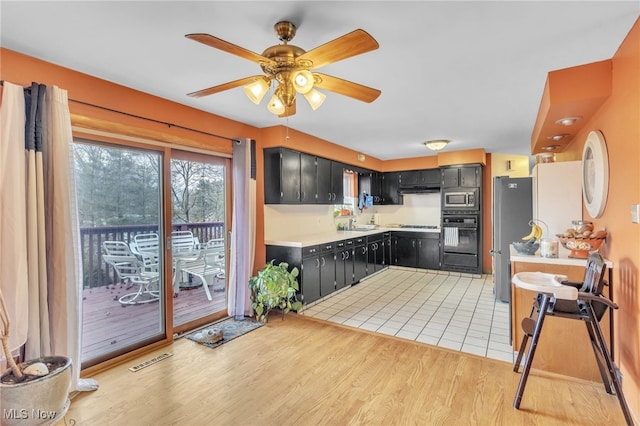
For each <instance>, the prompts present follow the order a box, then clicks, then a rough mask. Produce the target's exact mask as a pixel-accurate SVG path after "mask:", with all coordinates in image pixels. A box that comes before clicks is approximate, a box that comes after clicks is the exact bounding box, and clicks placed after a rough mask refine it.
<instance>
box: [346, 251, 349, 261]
mask: <svg viewBox="0 0 640 426" xmlns="http://www.w3.org/2000/svg"><path fill="white" fill-rule="evenodd" d="M345 253H346V254H347V257H346V258H345V260H346V259H348V258H349V252H348V251H345Z"/></svg>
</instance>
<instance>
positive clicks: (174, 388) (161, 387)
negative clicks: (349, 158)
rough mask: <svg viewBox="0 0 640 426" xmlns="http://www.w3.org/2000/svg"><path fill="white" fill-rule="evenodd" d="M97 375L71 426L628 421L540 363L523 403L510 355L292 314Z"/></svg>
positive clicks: (596, 391) (593, 388)
mask: <svg viewBox="0 0 640 426" xmlns="http://www.w3.org/2000/svg"><path fill="white" fill-rule="evenodd" d="M163 352H171V353H173V356H172V357H169V358H167V359H165V360H163V361H160V362H158V363H156V364H153V365H151V366H148V367H146V368H144V369H142V370H139V371H138V372H135V373H133V372H130V371H129V370H128V368H129V367H130V366H132V365H136V364H139V363H141V362H144V361H146V360H148V359H151V358H153V357H154V356H156V355H159V354H161V353H163ZM94 377H95V378H96V379H97V380H98V382H99V384H100V388H99V389H98V390H97V391H95V392H91V393H88V392H87V393H82V394H80V395H78V396H76V397H75V398H73V400H72V403H71V407H70V409H69V411H68V413H67V415H66V417H65V423H66V424H76V425H124V424H126V425H169V424H171V425H283V424H292V425H314V424H322V425H346V424H366V425H372V424H374V425H391V424H417V425H431V424H445V425H465V424H471V425H494V424H498V425H528V424H548V425H563V424H566V425H580V424H585V425H586V424H593V425H596V424H597V425H602V424H607V425H618V424H620V425H622V424H624V418H623V416H622V413H621V410H620V407H619V405H618V402H617V399H616V398H615V396H611V395H608V394H607V393H606V392H605V391H604V387H603V386H602V385H600V384H598V383H596V384H593V383H587V382H575V381H567V380H564V379H562V378H558V377H549V376H545V377H543V376H540V375H538V374H536V372H535V371H532V374H531V375H530V378H529V383H528V385H527V389H526V391H525V394H524V398H523V401H522V405H521V408H522V409H521V410H516V409H514V408H513V407H512V403H513V396H514V394H515V391H516V387H517V384H518V379H519V377H520V376H519V374H517V373H514V372H513V371H512V366H511V364H510V363H507V362H504V361H498V360H492V359H487V358H483V357H479V356H475V355H470V354H464V353H460V352H455V351H450V350H447V349H443V348H437V347H434V346H429V345H426V344H424V343H419V342H414V341H408V340H402V339H399V338H396V337H392V336H384V335H380V334H374V333H372V332H368V331H366V330H360V329H354V328H349V327H347V326H343V325H336V324H332V323H327V322H323V321H321V320H317V319H312V318H305V317H301V316H296V315H288V316H287V317H286V318H285V319H284V321H283V320H281V317H280V316H275V317H274V316H272V317H271V318H270V321H269V323H268V324H267V325H266V326H264V327H261V328H258V329H257V330H255V331H252V332H250V333H248V334H247V335H245V336H241V337H239V338H237V339H235V340H232V341H231V342H229V343H226V344H224V345H222V346H220V347H218V348H216V349H209V348H207V347H205V346H202V345H199V344H197V343H194V342H192V341H190V340H188V339H186V338H182V339H179V340H177V341H176V342H174V343H173V345H171V346H167V347H164V348H161V349H159V350H157V351H155V352H153V353H151V354H147V355H145V356H142V357H140V358H138V359H136V360H133V361H130V362H128V363H126V364H123V365H120V366H117V367H114V368H112V369H110V370H108V371H104V372H102V373H99V374H97V375H96V376H94ZM72 422H75V423H72ZM61 424H62V422H61Z"/></svg>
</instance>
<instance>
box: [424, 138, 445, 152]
mask: <svg viewBox="0 0 640 426" xmlns="http://www.w3.org/2000/svg"><path fill="white" fill-rule="evenodd" d="M449 142H451V141H449V140H448V139H434V140H430V141H426V142H425V143H424V146H426V147H427V148H429V149H430V150H432V151H440V150H441V149H442V148H444V147H445V146H447V145H448V144H449Z"/></svg>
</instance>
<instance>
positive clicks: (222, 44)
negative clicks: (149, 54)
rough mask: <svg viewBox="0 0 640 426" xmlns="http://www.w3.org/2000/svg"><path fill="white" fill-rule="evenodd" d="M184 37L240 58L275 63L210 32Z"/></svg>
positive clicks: (261, 62) (259, 62) (262, 62)
mask: <svg viewBox="0 0 640 426" xmlns="http://www.w3.org/2000/svg"><path fill="white" fill-rule="evenodd" d="M185 37H186V38H188V39H190V40H194V41H198V42H200V43H202V44H206V45H207V46H210V47H214V48H216V49H220V50H222V51H225V52H227V53H231V54H233V55H236V56H240V57H241V58H245V59H248V60H250V61H253V62H255V63H258V64H270V65H275V62H274V61H272V60H271V59H269V58H267V57H266V56H262V55H259V54H257V53H255V52H252V51H250V50H248V49H245V48H244V47H240V46H237V45H235V44H233V43H229V42H228V41H224V40H222V39H221V38H218V37H214V36H212V35H210V34H201V33H200V34H187V35H185Z"/></svg>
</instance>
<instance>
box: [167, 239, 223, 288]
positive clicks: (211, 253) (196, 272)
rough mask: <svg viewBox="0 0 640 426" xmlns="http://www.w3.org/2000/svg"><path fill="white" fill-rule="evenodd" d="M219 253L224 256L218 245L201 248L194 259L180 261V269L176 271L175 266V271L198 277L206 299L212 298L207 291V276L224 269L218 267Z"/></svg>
mask: <svg viewBox="0 0 640 426" xmlns="http://www.w3.org/2000/svg"><path fill="white" fill-rule="evenodd" d="M221 255H222V256H224V248H222V250H221V249H220V248H218V247H213V248H205V249H202V250H201V251H200V253H199V255H198V257H197V258H196V259H195V260H191V261H183V262H181V264H180V266H179V268H180V271H177V269H178V267H176V273H178V272H179V273H187V274H191V275H193V276H196V277H198V278H200V281H201V282H202V286H203V287H204V291H205V293H206V294H207V299H209V300H212V298H211V292H210V291H209V282H210V281H211V278H209V280H208V281H207V277H212V276H215V275H216V274H219V273H220V272H221V271H223V270H224V268H221V267H220V256H221Z"/></svg>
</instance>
